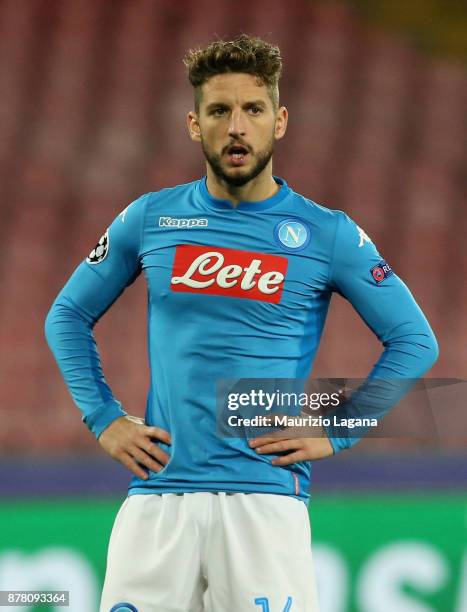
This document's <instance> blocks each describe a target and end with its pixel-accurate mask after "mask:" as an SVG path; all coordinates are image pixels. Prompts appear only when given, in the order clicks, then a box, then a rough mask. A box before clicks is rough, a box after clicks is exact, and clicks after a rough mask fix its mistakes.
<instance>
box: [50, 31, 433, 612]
mask: <svg viewBox="0 0 467 612" xmlns="http://www.w3.org/2000/svg"><path fill="white" fill-rule="evenodd" d="M185 65H186V66H187V69H188V76H189V80H190V82H191V84H192V86H193V88H194V110H192V111H191V112H189V113H188V116H187V125H188V131H189V135H190V137H191V139H192V140H194V141H195V142H198V143H200V144H201V147H202V150H203V153H204V156H205V158H206V176H205V177H203V178H201V179H200V180H196V181H194V182H191V183H188V184H183V185H179V186H176V187H171V188H166V189H161V190H160V191H157V192H152V193H147V194H145V195H142V196H141V197H139V198H138V199H137V200H135V201H134V202H132V203H131V204H130V205H129V206H127V207H126V208H125V209H124V210H123V211H122V212H121V213H120V214H118V215H117V216H116V218H115V220H114V221H113V223H112V224H111V225H110V227H109V228H108V229H107V230H106V231H105V233H104V235H103V236H102V238H101V239H100V240H99V243H98V245H97V246H96V248H95V249H93V250H92V252H91V253H90V255H89V256H88V257H87V258H86V260H85V261H83V262H82V263H81V264H80V265H79V266H78V268H77V269H76V270H75V272H74V273H73V275H72V276H71V278H70V279H69V281H68V282H67V284H66V285H65V287H64V288H63V289H62V291H61V292H60V294H59V295H58V297H57V298H56V300H55V302H54V304H53V306H52V308H51V310H50V312H49V314H48V317H47V320H46V336H47V340H48V342H49V345H50V347H51V349H52V351H53V353H54V355H55V357H56V360H57V362H58V365H59V367H60V370H61V372H62V374H63V377H64V379H65V381H66V384H67V385H68V388H69V390H70V392H71V394H72V396H73V398H74V401H75V402H76V404H77V405H78V407H79V408H80V409H81V411H82V414H83V420H84V422H85V424H86V425H87V426H88V428H89V429H90V430H91V432H92V433H94V435H95V436H96V437H97V439H98V441H99V443H100V444H101V446H102V447H103V448H104V449H105V450H106V451H107V452H108V453H109V454H110V455H111V456H112V457H113V458H115V459H117V460H118V461H120V462H121V463H122V464H123V465H125V466H126V467H127V468H128V469H129V470H130V471H131V472H132V473H133V477H132V479H131V482H130V485H129V492H128V497H127V498H126V500H125V501H124V503H123V505H122V507H121V509H120V511H119V513H118V515H117V518H116V520H115V524H114V527H113V531H112V535H111V538H110V543H109V551H108V561H107V571H106V577H105V583H104V588H103V594H102V600H101V611H102V612H109V611H110V610H111V611H112V612H117V611H121V612H123V611H135V610H137V611H139V612H169V611H170V612H188V611H190V612H198V611H201V610H209V611H211V612H248V611H251V612H254V611H256V612H265V611H270V612H290V611H291V612H316V611H317V610H318V602H317V595H316V588H315V581H314V575H313V568H312V557H311V542H310V529H309V517H308V512H307V501H308V498H309V492H308V491H309V482H310V473H311V463H312V461H313V460H316V459H321V458H325V457H328V456H330V455H332V454H333V453H337V452H339V451H340V450H342V449H344V448H347V447H349V446H351V445H352V444H353V443H354V442H355V439H351V438H349V437H339V436H334V435H332V433H330V434H329V436H328V435H323V436H321V437H306V436H305V437H292V438H290V437H289V438H286V437H285V436H284V437H283V438H280V439H274V437H264V436H263V437H259V438H256V439H252V438H249V437H248V436H243V437H242V436H238V437H229V436H222V435H220V434H219V432H218V429H217V423H216V419H217V413H216V385H217V384H218V383H219V381H221V380H223V379H227V378H228V379H242V378H262V377H267V378H268V379H284V378H290V379H295V378H300V379H306V378H307V377H308V375H309V373H310V371H311V367H312V364H313V361H314V357H315V354H316V351H317V348H318V344H319V341H320V337H321V333H322V330H323V326H324V322H325V318H326V313H327V309H328V306H329V302H330V298H331V295H332V292H338V293H340V294H341V295H343V296H344V297H345V298H346V299H347V300H349V301H350V302H351V303H352V305H353V306H354V307H355V309H356V310H357V312H358V313H359V315H360V316H361V317H362V318H363V320H364V321H365V322H366V323H367V324H368V326H369V327H370V328H371V329H372V330H373V331H374V333H375V334H376V335H377V337H378V338H379V340H380V341H381V342H382V344H383V346H384V350H383V352H382V354H381V357H380V359H379V360H378V362H377V363H376V365H375V366H374V368H373V370H372V371H371V372H370V374H369V378H378V377H379V378H381V379H384V378H392V377H400V378H404V379H405V378H406V379H415V378H417V377H420V376H421V375H422V374H423V373H424V372H425V371H426V370H427V369H428V368H430V367H431V365H432V364H433V363H434V361H435V360H436V358H437V345H436V340H435V338H434V336H433V333H432V331H431V329H430V326H429V324H428V323H427V321H426V319H425V317H424V315H423V314H422V312H421V310H420V308H419V307H418V306H417V304H416V303H415V301H414V299H413V297H412V296H411V294H410V292H409V290H408V289H407V287H406V286H405V284H404V283H403V282H402V281H401V280H400V278H398V276H397V275H396V274H394V273H392V271H391V269H390V267H389V265H388V264H386V262H384V260H383V259H382V257H381V255H379V253H378V251H377V250H376V248H375V246H374V244H373V243H372V242H371V240H370V239H369V238H368V236H367V235H366V234H365V233H364V232H363V230H361V229H360V228H359V227H358V226H357V225H356V224H355V223H354V222H353V221H352V220H351V219H350V218H349V217H348V216H347V215H346V214H345V213H343V212H340V211H336V210H329V209H327V208H323V207H322V206H319V205H318V204H315V203H314V202H313V201H312V200H310V199H308V198H307V197H305V196H303V195H299V194H298V193H295V192H294V191H293V190H292V189H291V187H289V186H288V185H287V183H286V181H285V180H284V179H282V178H278V177H276V176H273V174H272V154H273V149H274V145H275V142H276V141H277V140H280V139H281V138H282V137H283V136H284V135H285V132H286V127H287V117H288V115H287V109H286V108H285V107H284V106H280V104H279V89H278V82H279V77H280V73H281V68H282V65H281V57H280V52H279V49H278V48H277V47H275V46H273V45H271V44H269V43H267V42H265V41H263V40H261V39H258V38H254V37H249V36H246V35H242V36H240V37H238V38H237V39H235V40H233V41H216V42H213V43H212V44H210V45H209V46H207V47H206V48H204V49H201V50H197V51H190V52H189V53H188V54H187V56H186V58H185ZM316 86H317V87H319V83H317V84H316ZM174 163H176V160H174ZM297 163H299V162H298V160H297ZM302 163H305V162H304V161H303V162H302ZM141 272H143V273H144V275H145V277H146V281H147V286H148V334H149V361H150V369H151V384H150V389H149V394H148V399H147V408H146V415H145V420H144V422H143V421H142V420H141V419H138V418H136V417H132V416H129V415H128V414H127V412H126V411H125V409H124V407H123V406H122V405H121V403H120V402H119V401H118V400H117V399H116V398H115V397H114V395H113V394H112V391H111V389H110V388H109V386H108V385H107V383H106V381H105V379H104V376H103V373H102V370H101V365H100V360H99V354H98V351H97V348H96V344H95V340H94V336H93V332H92V330H93V327H94V325H95V323H96V322H97V321H98V320H99V319H100V317H102V315H103V314H104V313H105V312H106V310H107V309H108V308H109V307H110V306H111V305H112V304H113V302H114V301H115V300H116V299H117V298H118V297H119V295H120V294H121V293H122V291H123V290H124V289H125V287H127V286H128V285H130V284H131V283H132V282H133V281H134V280H135V279H136V277H137V276H138V275H139V274H140V273H141ZM342 341H343V342H345V338H343V340H342ZM123 349H124V347H123V346H122V350H123Z"/></svg>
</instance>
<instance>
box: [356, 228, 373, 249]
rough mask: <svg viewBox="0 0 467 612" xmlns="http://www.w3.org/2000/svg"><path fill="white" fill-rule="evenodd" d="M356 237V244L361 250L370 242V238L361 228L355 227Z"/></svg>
mask: <svg viewBox="0 0 467 612" xmlns="http://www.w3.org/2000/svg"><path fill="white" fill-rule="evenodd" d="M357 229H358V235H359V236H360V242H359V243H358V247H359V248H361V247H362V246H363V245H364V244H365V242H370V243H371V242H372V240H371V238H370V237H369V236H368V234H366V233H365V232H364V231H363V230H362V228H361V227H359V226H358V225H357Z"/></svg>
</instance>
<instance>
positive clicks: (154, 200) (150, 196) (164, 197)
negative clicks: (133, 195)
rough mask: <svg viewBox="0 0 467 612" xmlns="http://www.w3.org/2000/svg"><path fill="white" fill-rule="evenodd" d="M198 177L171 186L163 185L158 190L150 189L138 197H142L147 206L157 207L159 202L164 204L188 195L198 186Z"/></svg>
mask: <svg viewBox="0 0 467 612" xmlns="http://www.w3.org/2000/svg"><path fill="white" fill-rule="evenodd" d="M199 183H200V179H197V180H195V181H190V182H189V183H182V184H180V185H174V186H173V187H164V188H162V189H159V190H158V191H151V192H149V193H146V194H144V195H142V196H140V198H139V199H144V201H145V205H146V206H148V207H157V206H158V205H160V204H165V203H166V202H171V201H180V200H181V199H185V198H188V197H190V195H191V194H192V193H193V192H194V191H196V190H197V189H198V187H199Z"/></svg>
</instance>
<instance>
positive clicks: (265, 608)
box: [255, 596, 292, 612]
mask: <svg viewBox="0 0 467 612" xmlns="http://www.w3.org/2000/svg"><path fill="white" fill-rule="evenodd" d="M255 605H256V606H261V612H270V610H269V599H268V598H267V597H257V598H256V599H255ZM291 608H292V598H291V597H290V596H289V597H287V601H286V603H285V607H284V609H283V611H282V612H289V611H290V609H291Z"/></svg>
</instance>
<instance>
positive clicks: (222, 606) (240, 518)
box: [100, 492, 318, 612]
mask: <svg viewBox="0 0 467 612" xmlns="http://www.w3.org/2000/svg"><path fill="white" fill-rule="evenodd" d="M135 610H136V611H137V612H250V611H251V612H318V603H317V595H316V586H315V578H314V571H313V564H312V558H311V534H310V524H309V517H308V510H307V507H306V505H305V504H304V503H303V502H301V501H299V500H297V499H295V498H294V497H288V496H284V495H274V494H264V493H204V492H199V493H178V494H175V493H164V494H147V495H131V496H129V497H127V499H126V500H125V501H124V502H123V505H122V507H121V508H120V510H119V512H118V514H117V517H116V519H115V524H114V527H113V530H112V535H111V537H110V543H109V551H108V558H107V571H106V576H105V582H104V589H103V592H102V600H101V607H100V612H110V611H112V612H117V611H118V612H130V611H131V612H134V611H135Z"/></svg>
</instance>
